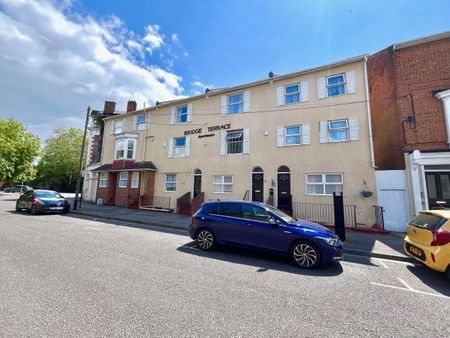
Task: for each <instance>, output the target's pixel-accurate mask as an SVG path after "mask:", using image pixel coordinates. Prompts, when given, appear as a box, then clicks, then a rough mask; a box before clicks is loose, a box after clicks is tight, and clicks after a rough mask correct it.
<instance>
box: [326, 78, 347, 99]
mask: <svg viewBox="0 0 450 338" xmlns="http://www.w3.org/2000/svg"><path fill="white" fill-rule="evenodd" d="M338 76H342V77H343V79H344V81H343V82H339V83H337V84H329V83H328V80H329V79H331V78H334V77H338ZM325 84H326V87H327V97H333V96H340V95H345V94H347V79H346V77H345V73H341V74H335V75H331V76H328V77H327V78H326V79H325ZM340 86H343V87H344V92H343V93H340V94H335V95H330V92H329V89H330V88H334V87H340Z"/></svg>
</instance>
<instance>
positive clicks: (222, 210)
mask: <svg viewBox="0 0 450 338" xmlns="http://www.w3.org/2000/svg"><path fill="white" fill-rule="evenodd" d="M218 214H219V215H222V216H229V217H239V218H242V205H241V204H240V203H220V204H219V212H218Z"/></svg>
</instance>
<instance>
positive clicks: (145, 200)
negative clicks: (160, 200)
mask: <svg viewBox="0 0 450 338" xmlns="http://www.w3.org/2000/svg"><path fill="white" fill-rule="evenodd" d="M146 175H147V182H146V188H145V191H144V192H143V194H142V198H141V205H142V206H151V205H153V196H154V194H155V172H154V171H147V172H146Z"/></svg>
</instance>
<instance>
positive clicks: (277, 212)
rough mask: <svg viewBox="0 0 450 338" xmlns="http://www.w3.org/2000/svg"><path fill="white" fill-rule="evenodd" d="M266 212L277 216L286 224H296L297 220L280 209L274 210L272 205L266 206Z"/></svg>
mask: <svg viewBox="0 0 450 338" xmlns="http://www.w3.org/2000/svg"><path fill="white" fill-rule="evenodd" d="M265 207H266V210H269V211H270V212H271V213H273V214H275V216H277V217H279V218H281V219H282V220H283V221H285V222H286V223H294V222H295V219H294V218H292V217H291V216H289V215H288V214H285V213H284V212H282V211H281V210H280V209H277V208H274V207H273V206H271V205H266V206H265Z"/></svg>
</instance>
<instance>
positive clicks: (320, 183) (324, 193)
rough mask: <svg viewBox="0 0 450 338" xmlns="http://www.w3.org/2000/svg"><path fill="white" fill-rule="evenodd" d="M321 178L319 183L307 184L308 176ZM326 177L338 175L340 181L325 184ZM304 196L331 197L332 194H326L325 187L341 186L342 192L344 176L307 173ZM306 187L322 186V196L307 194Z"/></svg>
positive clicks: (341, 174)
mask: <svg viewBox="0 0 450 338" xmlns="http://www.w3.org/2000/svg"><path fill="white" fill-rule="evenodd" d="M319 175H321V176H322V181H321V182H308V176H319ZM327 175H330V176H331V175H340V176H341V181H340V182H327ZM305 182H306V184H305V189H306V191H305V194H306V195H308V196H332V195H333V194H332V193H331V194H327V190H326V187H327V185H328V186H329V185H342V191H344V174H343V173H308V174H306V180H305ZM308 186H322V187H323V194H315V193H308Z"/></svg>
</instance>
